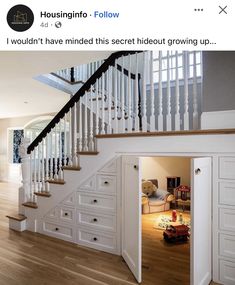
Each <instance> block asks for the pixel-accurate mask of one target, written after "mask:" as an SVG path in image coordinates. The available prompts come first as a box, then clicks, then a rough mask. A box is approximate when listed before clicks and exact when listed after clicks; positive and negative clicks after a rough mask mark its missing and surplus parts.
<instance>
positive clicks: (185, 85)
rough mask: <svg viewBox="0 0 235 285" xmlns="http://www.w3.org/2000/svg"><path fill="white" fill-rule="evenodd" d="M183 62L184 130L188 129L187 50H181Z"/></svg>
mask: <svg viewBox="0 0 235 285" xmlns="http://www.w3.org/2000/svg"><path fill="white" fill-rule="evenodd" d="M183 55H184V56H183V62H184V130H189V112H188V100H189V97H188V76H189V66H188V63H189V61H188V52H187V51H184V52H183Z"/></svg>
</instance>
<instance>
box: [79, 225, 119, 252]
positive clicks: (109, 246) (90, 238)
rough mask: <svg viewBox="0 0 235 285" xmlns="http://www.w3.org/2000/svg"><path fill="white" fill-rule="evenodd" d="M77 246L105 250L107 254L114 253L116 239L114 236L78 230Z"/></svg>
mask: <svg viewBox="0 0 235 285" xmlns="http://www.w3.org/2000/svg"><path fill="white" fill-rule="evenodd" d="M78 244H82V245H85V246H89V247H92V248H96V249H100V250H105V251H107V252H115V251H116V238H115V237H114V236H111V235H110V236H109V235H106V234H103V233H101V232H95V231H90V230H87V229H78Z"/></svg>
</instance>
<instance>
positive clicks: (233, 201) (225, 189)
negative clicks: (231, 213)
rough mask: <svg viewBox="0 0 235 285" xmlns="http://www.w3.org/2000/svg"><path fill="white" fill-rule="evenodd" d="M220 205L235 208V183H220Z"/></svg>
mask: <svg viewBox="0 0 235 285" xmlns="http://www.w3.org/2000/svg"><path fill="white" fill-rule="evenodd" d="M219 203H220V204H224V205H230V206H235V183H232V182H220V183H219Z"/></svg>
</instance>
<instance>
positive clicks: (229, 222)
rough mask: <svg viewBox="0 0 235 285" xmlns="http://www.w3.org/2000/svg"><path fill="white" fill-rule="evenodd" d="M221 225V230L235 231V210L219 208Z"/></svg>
mask: <svg viewBox="0 0 235 285" xmlns="http://www.w3.org/2000/svg"><path fill="white" fill-rule="evenodd" d="M219 226H220V229H221V230H224V231H232V232H235V210H231V209H223V208H221V209H220V210H219Z"/></svg>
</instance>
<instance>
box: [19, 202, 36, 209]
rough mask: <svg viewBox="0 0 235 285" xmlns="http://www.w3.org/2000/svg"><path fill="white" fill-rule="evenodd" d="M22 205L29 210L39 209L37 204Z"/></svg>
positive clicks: (26, 203)
mask: <svg viewBox="0 0 235 285" xmlns="http://www.w3.org/2000/svg"><path fill="white" fill-rule="evenodd" d="M22 205H23V206H25V207H28V208H33V209H37V208H38V205H37V203H35V202H25V203H23V204H22Z"/></svg>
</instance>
